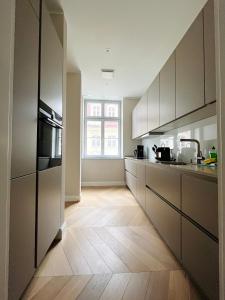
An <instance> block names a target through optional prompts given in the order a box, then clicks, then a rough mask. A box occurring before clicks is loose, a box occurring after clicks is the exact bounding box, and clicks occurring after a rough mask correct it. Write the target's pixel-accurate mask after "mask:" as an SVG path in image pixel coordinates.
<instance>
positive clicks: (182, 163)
mask: <svg viewBox="0 0 225 300" xmlns="http://www.w3.org/2000/svg"><path fill="white" fill-rule="evenodd" d="M160 163H161V164H165V165H174V166H185V165H186V163H185V162H183V161H160Z"/></svg>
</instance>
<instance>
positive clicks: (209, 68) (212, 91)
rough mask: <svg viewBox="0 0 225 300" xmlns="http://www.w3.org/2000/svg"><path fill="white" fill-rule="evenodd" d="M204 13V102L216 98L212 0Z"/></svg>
mask: <svg viewBox="0 0 225 300" xmlns="http://www.w3.org/2000/svg"><path fill="white" fill-rule="evenodd" d="M203 14H204V53H205V103H206V104H207V103H210V102H212V101H215V100H216V58H215V26H214V1H213V0H209V1H208V2H207V4H206V6H205V8H204V10H203Z"/></svg>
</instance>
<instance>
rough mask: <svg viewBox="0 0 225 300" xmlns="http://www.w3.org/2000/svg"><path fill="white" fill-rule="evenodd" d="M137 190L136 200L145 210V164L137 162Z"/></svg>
mask: <svg viewBox="0 0 225 300" xmlns="http://www.w3.org/2000/svg"><path fill="white" fill-rule="evenodd" d="M136 187H137V191H136V197H137V201H138V202H139V204H140V205H141V207H142V208H143V209H144V210H145V164H144V163H141V162H140V163H137V183H136Z"/></svg>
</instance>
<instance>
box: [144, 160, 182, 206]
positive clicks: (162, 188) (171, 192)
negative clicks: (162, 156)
mask: <svg viewBox="0 0 225 300" xmlns="http://www.w3.org/2000/svg"><path fill="white" fill-rule="evenodd" d="M146 185H148V186H149V187H150V189H152V190H153V191H155V192H156V193H157V194H159V195H160V196H162V197H163V198H164V199H166V200H167V201H169V202H170V203H171V204H172V205H174V206H176V207H177V208H178V209H180V208H181V200H180V193H181V175H180V173H179V172H177V171H176V170H173V169H172V168H171V167H168V166H160V165H156V164H149V165H148V166H146Z"/></svg>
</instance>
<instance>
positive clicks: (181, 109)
mask: <svg viewBox="0 0 225 300" xmlns="http://www.w3.org/2000/svg"><path fill="white" fill-rule="evenodd" d="M204 103H205V101H204V54H203V15H202V13H201V14H200V15H199V16H198V17H197V19H196V20H195V21H194V23H193V24H192V25H191V27H190V29H189V30H188V32H187V33H186V35H185V36H184V38H183V39H182V41H181V42H180V44H179V45H178V47H177V49H176V117H177V118H178V117H181V116H183V115H185V114H187V113H190V112H191V111H194V110H196V109H198V108H200V107H201V106H203V105H204Z"/></svg>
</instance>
